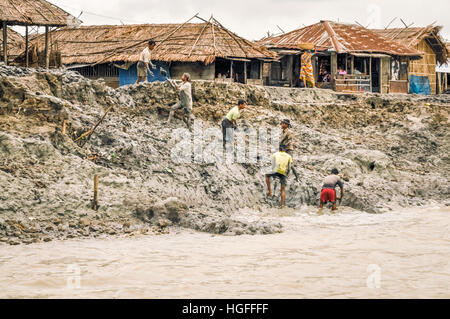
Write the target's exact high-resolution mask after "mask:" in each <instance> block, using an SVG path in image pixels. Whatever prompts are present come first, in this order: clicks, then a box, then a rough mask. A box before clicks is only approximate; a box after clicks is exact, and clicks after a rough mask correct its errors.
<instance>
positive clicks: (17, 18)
mask: <svg viewBox="0 0 450 319" xmlns="http://www.w3.org/2000/svg"><path fill="white" fill-rule="evenodd" d="M0 8H1V10H0V22H6V23H7V24H8V25H39V26H51V27H61V26H66V25H67V24H68V22H69V21H71V19H73V16H71V15H70V14H69V13H67V12H66V11H64V10H62V9H61V8H58V7H57V6H55V5H53V4H51V3H50V2H47V1H45V0H0Z"/></svg>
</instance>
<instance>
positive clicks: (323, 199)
mask: <svg viewBox="0 0 450 319" xmlns="http://www.w3.org/2000/svg"><path fill="white" fill-rule="evenodd" d="M338 174H339V171H338V170H337V169H336V168H333V169H332V170H331V175H328V176H327V177H325V179H324V180H323V186H322V192H321V193H320V208H323V204H326V203H327V202H332V203H333V208H332V209H331V210H336V185H338V186H339V187H340V188H341V197H340V198H339V202H341V201H342V197H343V196H344V183H343V182H342V180H341V178H340V177H339V175H338Z"/></svg>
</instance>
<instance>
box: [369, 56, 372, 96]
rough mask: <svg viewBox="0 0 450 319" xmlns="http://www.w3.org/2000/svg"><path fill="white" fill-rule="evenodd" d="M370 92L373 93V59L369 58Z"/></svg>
mask: <svg viewBox="0 0 450 319" xmlns="http://www.w3.org/2000/svg"><path fill="white" fill-rule="evenodd" d="M369 77H370V92H372V57H370V58H369Z"/></svg>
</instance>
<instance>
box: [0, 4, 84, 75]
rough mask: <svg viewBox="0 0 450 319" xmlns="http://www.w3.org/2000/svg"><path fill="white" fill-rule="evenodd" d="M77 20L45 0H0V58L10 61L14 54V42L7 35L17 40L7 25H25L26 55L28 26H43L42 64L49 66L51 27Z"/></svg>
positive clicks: (61, 25) (26, 60)
mask: <svg viewBox="0 0 450 319" xmlns="http://www.w3.org/2000/svg"><path fill="white" fill-rule="evenodd" d="M75 21H78V20H77V19H76V18H75V17H73V16H72V15H70V14H69V13H67V12H65V11H64V10H62V9H61V8H59V7H57V6H55V5H53V4H51V3H50V2H47V1H45V0H27V1H23V0H0V30H1V34H2V50H1V53H0V55H1V59H2V61H3V62H4V63H6V64H8V62H10V57H9V55H10V54H11V53H12V55H14V54H15V52H14V50H15V49H16V46H15V43H13V42H11V41H10V40H8V36H9V37H11V38H12V39H14V38H15V40H17V35H15V34H14V33H12V32H9V31H10V30H11V29H10V28H9V26H24V27H25V44H24V50H25V51H26V53H27V54H25V56H28V43H29V37H28V35H29V27H32V26H34V27H45V34H44V35H43V39H44V45H43V50H42V51H43V63H42V64H43V66H44V67H47V68H48V67H49V58H50V56H49V51H50V48H49V41H48V37H49V33H50V31H51V28H58V27H63V26H67V25H68V24H71V23H74V22H75ZM8 44H12V45H13V51H12V52H8V51H9V46H8ZM24 65H26V66H28V65H29V61H28V59H25V61H24Z"/></svg>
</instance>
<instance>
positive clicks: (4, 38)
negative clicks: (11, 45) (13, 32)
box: [2, 21, 8, 65]
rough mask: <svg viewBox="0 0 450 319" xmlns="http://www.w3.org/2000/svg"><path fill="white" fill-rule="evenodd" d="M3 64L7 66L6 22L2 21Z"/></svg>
mask: <svg viewBox="0 0 450 319" xmlns="http://www.w3.org/2000/svg"><path fill="white" fill-rule="evenodd" d="M2 28H3V62H5V64H6V65H7V64H8V26H7V25H6V21H3V26H2Z"/></svg>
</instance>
